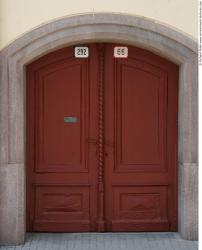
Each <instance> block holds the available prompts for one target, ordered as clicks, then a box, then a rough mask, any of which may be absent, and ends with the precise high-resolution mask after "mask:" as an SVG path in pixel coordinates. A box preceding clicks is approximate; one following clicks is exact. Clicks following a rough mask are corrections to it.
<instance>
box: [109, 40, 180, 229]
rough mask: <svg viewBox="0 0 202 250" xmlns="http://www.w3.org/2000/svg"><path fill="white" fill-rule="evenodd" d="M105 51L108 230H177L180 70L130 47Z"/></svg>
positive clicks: (163, 60) (110, 46) (147, 53)
mask: <svg viewBox="0 0 202 250" xmlns="http://www.w3.org/2000/svg"><path fill="white" fill-rule="evenodd" d="M114 46H116V45H113V44H112V45H107V47H106V51H105V55H106V57H105V80H104V82H105V151H106V152H107V156H106V157H105V212H106V213H105V218H106V224H107V226H106V228H107V230H108V231H175V230H176V229H177V198H176V196H177V193H176V192H177V107H178V101H177V100H178V97H177V94H178V67H177V66H175V65H174V64H172V63H170V62H168V61H167V60H165V59H162V58H160V57H159V56H157V55H154V54H152V53H150V52H147V51H144V50H142V49H138V48H135V47H129V48H128V51H129V56H128V58H123V59H121V58H113V48H114Z"/></svg>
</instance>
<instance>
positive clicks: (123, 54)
mask: <svg viewBox="0 0 202 250" xmlns="http://www.w3.org/2000/svg"><path fill="white" fill-rule="evenodd" d="M114 57H116V58H127V57H128V47H114Z"/></svg>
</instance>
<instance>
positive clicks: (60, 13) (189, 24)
mask: <svg viewBox="0 0 202 250" xmlns="http://www.w3.org/2000/svg"><path fill="white" fill-rule="evenodd" d="M89 12H115V13H128V14H130V15H138V16H144V17H147V18H151V19H154V20H156V21H157V22H161V23H164V24H165V25H167V26H171V27H173V28H174V29H178V30H180V31H182V32H184V33H186V34H188V35H190V36H191V37H192V38H195V39H196V38H197V1H196V0H186V1H184V0H124V1H122V0H118V1H117V0H116V1H115V0H110V1H109V0H102V1H101V0H86V1H84V0H43V1H41V0H0V50H1V49H2V48H4V47H6V46H7V45H8V44H9V43H11V42H12V41H14V40H15V39H16V38H18V37H20V36H21V35H22V34H24V33H26V32H28V31H30V30H31V29H34V28H36V27H38V26H40V25H42V24H44V23H48V22H51V21H52V20H55V19H59V18H61V17H64V16H68V15H76V14H78V13H80V14H81V13H89Z"/></svg>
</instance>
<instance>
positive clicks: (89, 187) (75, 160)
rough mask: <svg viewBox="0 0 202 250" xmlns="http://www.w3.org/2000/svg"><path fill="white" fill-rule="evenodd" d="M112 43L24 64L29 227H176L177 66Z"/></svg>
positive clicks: (58, 229) (67, 50)
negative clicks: (124, 54)
mask: <svg viewBox="0 0 202 250" xmlns="http://www.w3.org/2000/svg"><path fill="white" fill-rule="evenodd" d="M115 46H117V45H116V44H107V43H106V44H89V45H88V47H89V52H90V54H89V57H88V58H85V59H84V58H80V59H79V58H75V57H74V47H68V48H64V49H60V50H58V51H55V52H52V53H50V54H48V55H45V56H43V57H42V58H40V59H38V60H36V61H35V62H33V63H31V64H30V65H28V66H27V230H28V231H45V232H83V231H100V232H102V231H176V229H177V106H178V67H177V66H176V65H174V64H173V63H171V62H169V61H167V60H166V59H163V58H161V57H159V56H157V55H155V54H153V53H151V52H148V51H145V50H143V49H140V48H136V47H132V46H128V58H114V47H115Z"/></svg>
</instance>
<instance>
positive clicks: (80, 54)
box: [74, 46, 89, 58]
mask: <svg viewBox="0 0 202 250" xmlns="http://www.w3.org/2000/svg"><path fill="white" fill-rule="evenodd" d="M74 56H75V57H76V58H88V57H89V48H88V47H80V46H79V47H75V48H74Z"/></svg>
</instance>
